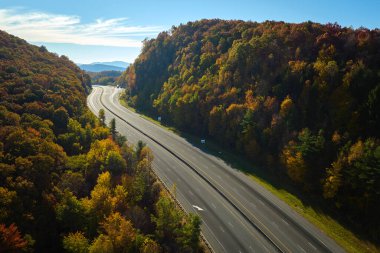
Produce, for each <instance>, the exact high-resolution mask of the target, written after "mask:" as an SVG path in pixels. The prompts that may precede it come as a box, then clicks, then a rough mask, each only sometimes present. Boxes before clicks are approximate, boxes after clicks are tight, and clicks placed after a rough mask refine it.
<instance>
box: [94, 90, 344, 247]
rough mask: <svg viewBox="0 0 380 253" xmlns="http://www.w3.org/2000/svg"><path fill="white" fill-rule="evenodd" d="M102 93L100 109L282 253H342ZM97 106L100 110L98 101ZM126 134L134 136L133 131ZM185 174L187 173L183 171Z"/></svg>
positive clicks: (278, 205)
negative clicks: (203, 183)
mask: <svg viewBox="0 0 380 253" xmlns="http://www.w3.org/2000/svg"><path fill="white" fill-rule="evenodd" d="M99 89H100V88H96V90H99ZM104 91H105V92H104V94H103V97H102V102H103V105H105V106H106V107H107V108H108V109H109V110H111V111H112V112H113V113H114V114H116V115H119V116H121V118H123V119H125V120H127V122H129V123H130V124H132V125H133V126H135V127H137V128H138V129H139V130H141V131H142V132H143V133H145V134H148V135H149V136H151V137H153V138H154V139H155V140H157V141H158V142H160V143H162V144H164V145H165V147H166V148H168V149H169V150H170V151H172V152H173V153H174V154H175V156H177V158H180V159H181V160H182V161H183V162H185V163H186V164H185V167H186V166H190V167H192V168H193V169H195V170H196V171H197V173H199V174H200V175H201V176H202V177H203V178H204V179H206V180H207V181H209V182H210V183H211V184H212V185H213V187H215V188H216V189H217V191H218V193H219V195H221V196H219V197H222V196H224V198H226V199H228V201H227V202H229V203H230V205H232V206H233V207H234V208H235V210H239V215H240V217H241V218H243V219H245V220H248V223H249V224H250V225H251V227H253V226H252V225H254V226H257V227H259V228H260V230H261V231H262V232H263V233H264V234H265V235H267V236H268V237H269V238H270V239H271V240H272V241H273V242H274V243H275V244H276V245H277V246H278V247H279V248H280V249H281V250H282V251H283V252H343V250H342V249H341V248H340V247H339V246H338V245H336V244H335V243H334V242H333V241H332V240H331V239H329V238H328V237H327V236H325V235H324V234H323V233H321V232H320V231H319V230H317V229H316V228H315V227H313V226H312V225H311V224H310V223H308V222H307V221H306V220H304V219H303V218H302V217H300V216H299V215H298V214H296V213H295V212H294V211H293V210H291V209H290V208H289V207H288V206H287V205H286V204H284V203H283V202H282V201H280V200H278V199H277V198H276V197H274V196H273V195H272V194H270V193H269V192H268V191H266V190H265V189H263V188H262V187H260V186H259V185H257V184H256V183H255V182H253V181H251V180H250V179H248V178H247V177H246V176H245V175H244V174H242V173H240V172H238V171H236V170H233V169H232V168H231V167H230V166H228V165H227V164H225V163H224V162H223V161H221V160H220V159H217V158H215V157H213V156H211V155H208V154H205V153H204V152H202V151H201V150H199V149H197V148H195V147H194V146H192V145H191V144H189V143H188V142H187V141H186V140H184V139H183V138H181V137H179V136H177V135H175V134H173V133H171V132H169V131H167V130H165V129H163V128H161V127H159V126H157V125H155V124H153V123H151V122H149V121H147V120H145V119H143V118H141V117H140V116H139V115H138V114H136V113H133V112H131V111H129V110H127V109H126V108H124V107H122V106H121V105H120V104H119V102H118V96H117V92H118V90H117V89H113V88H111V87H104ZM96 92H98V91H96ZM92 100H95V99H91V101H92ZM98 100H100V97H98ZM98 103H99V106H102V104H101V103H100V101H98ZM113 117H115V116H114V115H113ZM124 123H125V122H124ZM129 128H130V127H129ZM130 134H134V133H133V131H130ZM139 134H140V136H141V133H139V132H138V131H136V136H139ZM131 137H132V136H128V138H129V139H130V140H131V139H133V137H132V138H131ZM144 137H145V136H144ZM150 141H151V140H150ZM147 142H148V141H147ZM166 153H168V152H166ZM185 169H186V168H185ZM187 170H191V169H190V168H189V167H187ZM165 175H167V174H166V173H165Z"/></svg>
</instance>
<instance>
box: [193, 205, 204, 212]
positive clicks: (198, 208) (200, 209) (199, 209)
mask: <svg viewBox="0 0 380 253" xmlns="http://www.w3.org/2000/svg"><path fill="white" fill-rule="evenodd" d="M193 207H194V208H195V209H197V210H198V211H203V209H202V208H200V207H199V206H196V205H193Z"/></svg>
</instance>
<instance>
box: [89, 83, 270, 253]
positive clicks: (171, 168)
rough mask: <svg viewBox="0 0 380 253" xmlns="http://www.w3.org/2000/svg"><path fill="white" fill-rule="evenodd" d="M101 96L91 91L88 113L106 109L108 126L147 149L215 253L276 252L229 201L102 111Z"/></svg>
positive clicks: (133, 131)
mask: <svg viewBox="0 0 380 253" xmlns="http://www.w3.org/2000/svg"><path fill="white" fill-rule="evenodd" d="M110 92H112V91H110V90H106V91H105V92H104V94H103V96H107V94H108V93H109V95H110ZM100 94H101V89H100V88H94V91H93V92H92V93H91V95H90V96H89V97H88V105H89V107H90V109H91V110H92V111H93V112H94V113H95V114H96V115H97V114H98V112H99V109H101V108H103V109H105V114H106V119H107V122H108V121H109V120H110V119H111V118H115V120H116V126H117V130H118V131H119V132H120V133H121V134H123V135H126V136H127V137H128V140H129V141H131V142H134V143H136V142H137V141H138V140H140V139H141V140H142V141H144V142H146V143H147V144H148V145H149V147H150V148H151V149H152V151H153V153H154V156H155V159H154V161H153V169H154V170H155V172H156V173H157V175H158V176H159V177H160V179H161V180H162V181H163V182H164V183H165V184H166V185H167V186H168V187H171V186H172V185H173V184H174V183H175V184H176V189H177V194H176V195H177V200H178V201H179V202H180V203H181V205H182V206H183V207H184V208H185V210H186V211H187V212H193V213H197V214H198V215H200V216H201V218H202V221H203V224H202V233H203V235H204V236H205V238H206V240H207V241H208V243H209V244H210V245H211V247H212V248H213V250H214V251H215V252H276V251H277V250H276V248H275V247H274V246H273V244H271V243H270V242H269V241H268V240H267V239H266V238H265V237H264V236H263V235H262V234H261V233H260V232H259V231H257V230H256V229H255V228H253V227H252V226H251V225H250V224H249V222H247V220H245V219H244V218H242V217H241V215H240V214H239V212H238V211H237V210H236V209H235V208H233V207H232V206H231V205H230V204H229V203H228V201H226V200H225V199H224V198H221V196H220V195H219V194H218V192H217V191H215V189H213V188H212V187H211V186H210V185H208V184H207V183H206V182H205V181H204V180H202V179H201V178H200V177H199V176H198V175H196V174H195V173H194V172H193V171H191V170H189V168H188V167H187V166H185V165H184V164H183V163H182V162H181V161H180V160H178V159H177V158H176V157H175V156H173V155H172V154H170V153H169V152H167V151H166V150H165V149H164V148H162V147H161V146H160V145H158V144H157V143H156V142H153V141H152V140H151V139H149V138H147V137H146V136H144V135H143V134H141V133H140V132H138V131H136V130H135V129H133V128H131V127H130V126H129V125H127V124H126V123H125V122H124V121H122V120H121V119H120V118H118V117H115V115H113V114H112V113H110V112H109V111H108V110H107V109H106V108H104V106H103V105H102V104H101V103H100ZM199 208H200V209H199ZM201 209H202V210H201Z"/></svg>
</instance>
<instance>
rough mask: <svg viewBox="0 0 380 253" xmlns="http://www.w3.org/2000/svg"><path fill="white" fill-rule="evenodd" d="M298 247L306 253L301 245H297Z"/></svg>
mask: <svg viewBox="0 0 380 253" xmlns="http://www.w3.org/2000/svg"><path fill="white" fill-rule="evenodd" d="M297 246H298V248H299V249H300V250H301V251H302V252H305V253H306V251H305V250H304V249H303V248H302V247H301V246H300V245H299V244H297Z"/></svg>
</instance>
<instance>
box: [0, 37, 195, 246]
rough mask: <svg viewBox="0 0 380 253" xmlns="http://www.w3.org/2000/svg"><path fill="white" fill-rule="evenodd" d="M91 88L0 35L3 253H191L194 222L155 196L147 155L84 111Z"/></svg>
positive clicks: (56, 62)
mask: <svg viewBox="0 0 380 253" xmlns="http://www.w3.org/2000/svg"><path fill="white" fill-rule="evenodd" d="M90 85H91V83H90V81H89V76H87V75H86V74H85V73H84V72H83V71H81V70H80V69H79V68H78V67H77V66H76V65H75V64H74V63H73V62H71V61H70V60H69V59H68V58H67V57H64V56H61V57H58V56H57V55H55V54H52V53H49V52H47V50H46V48H45V47H36V46H32V45H29V44H28V43H26V41H24V40H21V39H19V38H17V37H14V36H12V35H9V34H7V33H5V32H2V31H0V252H33V251H34V252H64V251H65V252H89V251H90V252H113V251H114V250H115V252H160V251H161V247H164V248H165V249H166V250H167V251H169V252H189V251H197V250H198V249H199V231H200V229H199V226H200V220H199V218H198V217H196V216H194V215H189V216H188V215H185V214H183V213H182V212H180V211H179V210H178V209H176V207H175V204H174V202H172V201H171V200H170V199H168V197H165V196H164V195H163V194H161V192H160V185H159V184H158V183H157V182H156V181H155V178H154V176H153V175H151V174H150V173H151V161H152V159H153V156H152V154H151V151H150V150H149V148H148V147H145V146H144V144H143V143H139V145H138V146H137V147H136V149H134V148H133V146H130V145H129V144H127V143H125V139H124V138H123V137H121V136H120V135H119V134H118V133H117V132H115V129H114V127H113V128H111V129H108V128H107V127H106V126H105V124H106V123H107V122H104V118H103V117H102V118H101V121H99V120H98V119H97V118H96V117H95V116H94V115H93V114H92V113H91V112H90V111H89V110H88V109H87V107H86V96H87V94H88V92H89V90H90ZM99 114H101V113H99ZM113 126H115V125H114V124H113ZM162 224H165V226H164V225H162ZM148 235H149V236H148ZM183 238H192V240H190V241H189V240H186V239H183Z"/></svg>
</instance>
